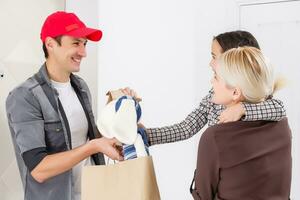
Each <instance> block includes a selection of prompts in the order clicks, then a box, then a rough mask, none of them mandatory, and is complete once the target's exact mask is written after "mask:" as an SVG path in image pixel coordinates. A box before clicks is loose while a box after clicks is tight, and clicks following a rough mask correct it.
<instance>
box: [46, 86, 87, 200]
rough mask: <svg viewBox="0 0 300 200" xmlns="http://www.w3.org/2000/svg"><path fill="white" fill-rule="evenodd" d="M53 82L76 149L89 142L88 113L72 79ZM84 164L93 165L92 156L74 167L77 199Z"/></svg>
mask: <svg viewBox="0 0 300 200" xmlns="http://www.w3.org/2000/svg"><path fill="white" fill-rule="evenodd" d="M51 82H52V85H53V86H54V88H55V89H56V90H57V91H58V94H59V100H60V102H61V104H62V106H63V108H64V111H65V113H66V116H67V119H68V122H69V126H70V132H71V141H72V148H73V149H74V148H76V147H78V146H80V145H83V144H85V143H86V142H87V133H88V121H87V118H86V115H85V113H84V110H83V108H82V105H81V103H80V101H79V99H78V97H77V95H76V93H75V91H74V88H73V87H72V86H71V83H70V81H69V82H66V83H60V82H56V81H53V80H51ZM84 165H91V159H90V157H89V158H87V159H85V160H83V161H81V162H80V163H78V164H77V165H76V166H74V167H73V169H72V174H73V180H74V190H73V191H74V194H75V200H80V199H81V169H82V167H83V166H84Z"/></svg>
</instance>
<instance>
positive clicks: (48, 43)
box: [45, 37, 56, 52]
mask: <svg viewBox="0 0 300 200" xmlns="http://www.w3.org/2000/svg"><path fill="white" fill-rule="evenodd" d="M54 45H56V41H55V40H54V39H53V38H51V37H46V39H45V46H46V48H47V50H48V52H50V51H52V50H53V47H54Z"/></svg>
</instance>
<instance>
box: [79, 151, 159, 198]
mask: <svg viewBox="0 0 300 200" xmlns="http://www.w3.org/2000/svg"><path fill="white" fill-rule="evenodd" d="M81 188H82V189H81V200H120V199H123V200H160V195H159V190H158V186H157V182H156V178H155V172H154V167H153V161H152V157H151V156H147V157H140V158H136V159H132V160H126V161H123V162H119V163H117V164H110V165H97V166H86V167H84V168H83V170H82V181H81Z"/></svg>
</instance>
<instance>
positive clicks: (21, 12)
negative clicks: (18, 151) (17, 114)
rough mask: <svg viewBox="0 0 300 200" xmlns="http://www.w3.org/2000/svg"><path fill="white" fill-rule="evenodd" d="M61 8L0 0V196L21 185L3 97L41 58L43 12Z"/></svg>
mask: <svg viewBox="0 0 300 200" xmlns="http://www.w3.org/2000/svg"><path fill="white" fill-rule="evenodd" d="M55 10H64V0H43V1H41V0H27V1H18V0H1V1H0V27H1V37H0V44H1V48H0V133H1V134H0V163H1V164H0V196H1V197H0V198H1V200H20V199H24V198H23V191H22V185H21V180H20V175H19V171H18V167H17V164H16V160H15V154H14V151H13V146H12V142H11V136H10V132H9V130H8V125H7V120H6V114H5V99H6V97H7V95H8V92H9V91H10V90H12V88H14V87H15V86H16V85H17V84H19V83H21V82H22V81H25V80H26V79H27V78H28V77H29V76H30V75H32V74H33V73H35V72H36V71H37V70H38V68H39V67H40V65H41V63H42V62H43V60H44V58H43V52H42V43H41V41H40V39H39V33H40V29H41V26H42V23H43V21H44V20H45V18H46V16H47V15H49V14H50V13H52V12H54V11H55Z"/></svg>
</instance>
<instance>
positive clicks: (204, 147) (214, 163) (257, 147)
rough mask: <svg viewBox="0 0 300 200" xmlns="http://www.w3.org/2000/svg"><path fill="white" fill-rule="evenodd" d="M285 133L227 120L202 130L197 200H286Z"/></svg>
mask: <svg viewBox="0 0 300 200" xmlns="http://www.w3.org/2000/svg"><path fill="white" fill-rule="evenodd" d="M291 168H292V158H291V131H290V128H289V125H288V120H287V119H286V118H284V119H282V120H281V121H279V122H270V121H255V122H243V121H238V122H231V123H225V124H220V125H215V126H212V127H210V128H208V129H207V130H206V131H205V132H204V133H203V135H202V136H201V139H200V142H199V147H198V160H197V168H196V171H195V177H194V178H195V189H191V192H192V195H193V197H194V199H198V200H200V199H201V200H213V199H215V200H221V199H222V200H225V199H226V200H288V199H289V195H290V186H291Z"/></svg>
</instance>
